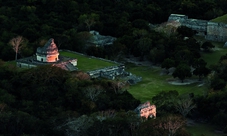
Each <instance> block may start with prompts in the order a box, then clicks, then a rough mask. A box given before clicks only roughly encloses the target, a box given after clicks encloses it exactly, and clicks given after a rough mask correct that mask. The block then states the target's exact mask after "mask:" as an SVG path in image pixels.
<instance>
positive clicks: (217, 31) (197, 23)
mask: <svg viewBox="0 0 227 136" xmlns="http://www.w3.org/2000/svg"><path fill="white" fill-rule="evenodd" d="M170 21H178V22H180V24H181V25H182V26H187V27H189V28H191V29H192V30H195V31H197V32H198V35H203V36H205V38H206V39H207V40H211V41H218V42H225V41H227V24H224V23H215V22H209V21H207V20H199V19H188V16H185V15H181V14H171V15H170V16H169V18H168V22H170Z"/></svg>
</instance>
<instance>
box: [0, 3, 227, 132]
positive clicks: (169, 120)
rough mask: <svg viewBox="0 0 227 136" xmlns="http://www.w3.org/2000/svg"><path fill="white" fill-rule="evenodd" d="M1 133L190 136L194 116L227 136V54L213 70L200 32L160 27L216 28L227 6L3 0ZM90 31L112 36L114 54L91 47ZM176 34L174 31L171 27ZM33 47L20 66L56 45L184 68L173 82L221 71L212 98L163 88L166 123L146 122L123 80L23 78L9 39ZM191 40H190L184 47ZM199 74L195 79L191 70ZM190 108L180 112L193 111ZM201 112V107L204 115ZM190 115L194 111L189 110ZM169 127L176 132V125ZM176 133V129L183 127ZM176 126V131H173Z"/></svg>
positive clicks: (160, 102)
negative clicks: (179, 19)
mask: <svg viewBox="0 0 227 136" xmlns="http://www.w3.org/2000/svg"><path fill="white" fill-rule="evenodd" d="M0 3H1V5H0V26H1V27H0V59H1V61H0V124H1V127H0V134H3V135H18V136H19V135H78V136H79V135H82V136H86V135H125V136H129V135H144V136H146V135H147V136H148V135H154V136H163V135H171V136H172V135H175V136H187V135H190V133H189V132H187V131H186V129H185V125H186V121H185V118H186V117H189V118H192V119H202V120H208V121H209V122H212V123H213V124H215V125H216V126H217V128H218V129H219V130H223V131H226V127H227V124H226V122H227V113H226V111H227V109H226V108H227V102H226V99H225V98H226V95H227V92H226V89H225V86H226V81H227V78H226V77H227V76H225V74H226V73H227V72H226V71H227V65H226V59H227V57H226V56H223V57H222V58H220V62H219V63H218V64H217V65H214V66H212V67H210V68H208V67H207V66H206V62H205V61H204V60H203V59H201V48H203V49H204V50H203V51H206V52H209V51H210V50H209V49H210V48H211V47H212V45H211V43H210V42H207V43H200V42H198V41H197V40H196V39H195V38H194V37H193V36H194V35H195V32H194V31H192V30H191V29H189V28H187V27H179V28H178V29H177V30H176V31H174V33H170V34H167V33H165V32H164V30H166V28H165V27H163V28H162V31H157V30H155V29H153V27H154V26H156V24H161V23H164V22H166V21H167V20H168V16H169V15H170V14H171V13H177V14H185V15H188V16H189V17H190V18H197V19H206V20H210V19H213V18H215V17H217V16H220V15H223V14H226V13H227V8H226V7H227V1H226V0H200V1H198V0H112V1H110V0H105V1H104V0H92V1H89V0H20V1H17V0H7V1H3V0H0ZM89 30H96V31H98V32H99V33H100V34H102V35H110V36H113V37H116V38H117V41H115V42H114V43H113V45H110V46H104V47H94V46H88V47H87V46H86V42H85V41H86V40H88V39H89V38H90V35H89V33H88V31H89ZM167 30H168V29H167ZM18 35H20V36H22V37H23V38H24V39H25V40H24V42H23V43H22V45H23V48H22V49H21V50H20V52H18V58H23V57H27V56H31V55H33V54H34V53H35V51H36V49H37V47H40V46H43V45H44V43H45V42H46V41H47V40H48V39H49V38H54V39H55V42H56V44H57V46H58V48H59V49H69V50H73V51H78V52H82V53H85V54H88V55H95V56H97V57H103V58H107V59H112V60H119V61H120V60H121V59H122V57H127V56H130V55H133V56H136V57H140V58H141V60H143V59H145V58H146V59H148V60H150V61H151V62H152V63H154V64H160V65H161V66H162V67H163V68H166V69H168V68H170V67H176V69H177V72H174V73H173V76H174V77H179V78H180V79H181V80H182V82H183V81H184V79H185V78H186V77H190V76H192V75H191V74H194V75H197V76H198V77H199V78H201V77H206V76H207V75H208V74H209V73H210V72H211V71H212V70H213V71H215V72H213V74H212V76H211V77H210V78H209V79H210V80H209V81H210V85H209V88H210V92H207V93H206V95H204V96H199V97H197V96H194V95H193V94H188V95H186V96H181V95H179V94H178V92H177V91H175V90H164V91H163V92H160V94H158V95H157V96H155V97H154V98H152V103H155V104H156V106H157V107H159V108H160V107H161V110H160V109H159V113H158V114H159V118H157V119H155V120H153V119H149V120H143V119H142V120H141V119H140V118H138V115H137V114H135V113H134V112H133V110H134V109H135V108H136V107H137V106H138V105H139V104H140V101H138V100H136V99H135V98H134V97H133V96H132V95H131V94H130V93H128V91H127V87H128V86H121V87H119V82H120V81H109V80H104V79H102V80H101V79H100V80H92V79H90V78H89V77H88V75H86V74H85V73H82V72H68V71H64V70H62V69H60V68H57V67H52V66H43V67H37V68H32V69H29V70H19V71H17V68H16V67H15V66H14V65H10V64H9V63H6V61H11V60H14V59H15V52H14V50H13V49H12V46H10V44H9V41H10V40H11V39H12V38H14V37H16V36H18ZM185 37H187V39H185ZM189 67H193V68H194V71H193V72H192V73H190V72H189V71H190V68H189ZM189 102H190V105H189V107H186V108H185V107H184V108H183V110H182V109H181V110H180V107H181V106H183V105H184V104H185V103H189ZM194 105H197V106H196V107H195V106H194ZM188 109H191V110H189V111H191V112H189V111H188ZM167 124H168V125H167ZM174 126H176V127H174ZM169 128H171V129H169Z"/></svg>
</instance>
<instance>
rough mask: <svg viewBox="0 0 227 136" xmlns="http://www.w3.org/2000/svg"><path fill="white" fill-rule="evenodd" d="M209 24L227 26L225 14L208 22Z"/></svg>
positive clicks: (226, 15)
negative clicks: (215, 23)
mask: <svg viewBox="0 0 227 136" xmlns="http://www.w3.org/2000/svg"><path fill="white" fill-rule="evenodd" d="M210 21H211V22H217V23H226V24H227V14H225V15H223V16H220V17H217V18H214V19H212V20H210Z"/></svg>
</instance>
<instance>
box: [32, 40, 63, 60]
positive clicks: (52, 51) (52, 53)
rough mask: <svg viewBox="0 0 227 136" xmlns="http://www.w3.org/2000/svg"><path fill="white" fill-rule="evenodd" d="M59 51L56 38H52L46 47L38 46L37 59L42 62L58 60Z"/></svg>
mask: <svg viewBox="0 0 227 136" xmlns="http://www.w3.org/2000/svg"><path fill="white" fill-rule="evenodd" d="M58 56H59V52H58V48H57V46H56V44H55V43H54V39H53V38H50V39H49V40H48V42H47V43H46V44H45V45H44V47H38V48H37V50H36V60H37V61H41V62H57V61H58V60H59V58H58Z"/></svg>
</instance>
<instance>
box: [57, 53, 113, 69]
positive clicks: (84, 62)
mask: <svg viewBox="0 0 227 136" xmlns="http://www.w3.org/2000/svg"><path fill="white" fill-rule="evenodd" d="M60 55H61V56H65V57H70V58H76V59H77V68H78V69H79V70H80V71H84V72H86V71H91V70H96V69H100V68H104V67H109V66H116V65H117V64H116V63H111V62H109V61H104V60H99V59H96V58H92V57H89V56H85V55H80V54H76V53H71V52H67V51H60Z"/></svg>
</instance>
